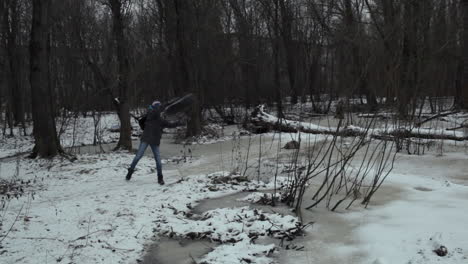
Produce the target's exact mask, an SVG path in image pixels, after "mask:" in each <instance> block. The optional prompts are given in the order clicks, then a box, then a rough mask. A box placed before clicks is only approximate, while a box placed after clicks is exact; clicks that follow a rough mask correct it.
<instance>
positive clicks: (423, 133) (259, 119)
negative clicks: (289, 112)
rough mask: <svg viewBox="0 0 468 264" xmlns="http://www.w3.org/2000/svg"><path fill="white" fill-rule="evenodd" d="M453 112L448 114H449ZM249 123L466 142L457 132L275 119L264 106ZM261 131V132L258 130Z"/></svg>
mask: <svg viewBox="0 0 468 264" xmlns="http://www.w3.org/2000/svg"><path fill="white" fill-rule="evenodd" d="M451 113H453V112H450V114H451ZM250 120H251V122H252V123H253V124H254V125H255V126H256V127H257V130H259V129H258V127H261V128H263V130H266V131H268V130H271V129H274V130H279V131H282V132H292V133H296V132H302V133H309V134H325V135H337V136H342V137H357V136H363V135H367V136H370V137H371V138H375V139H382V140H396V139H402V138H422V139H446V140H454V141H464V140H468V136H465V135H463V134H462V133H457V132H448V131H445V130H442V129H439V130H435V129H427V128H414V129H413V128H407V127H397V128H392V127H390V128H387V129H369V128H361V127H357V126H346V127H343V128H340V129H337V128H334V127H324V126H319V125H316V124H312V123H305V122H298V121H291V120H287V119H282V118H277V117H275V116H273V115H270V114H268V113H266V112H265V111H264V106H263V105H260V106H258V107H257V108H256V109H255V110H254V111H253V112H252V115H251V119H250ZM260 131H261V130H260Z"/></svg>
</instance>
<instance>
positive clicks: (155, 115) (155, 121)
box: [141, 109, 177, 146]
mask: <svg viewBox="0 0 468 264" xmlns="http://www.w3.org/2000/svg"><path fill="white" fill-rule="evenodd" d="M176 126H177V123H171V122H168V121H166V120H164V119H163V118H161V111H160V110H159V109H153V110H150V111H148V114H147V117H146V122H145V129H144V130H143V136H142V137H141V141H143V142H146V143H148V144H150V145H157V146H159V144H160V143H161V136H162V132H163V129H164V128H165V127H176Z"/></svg>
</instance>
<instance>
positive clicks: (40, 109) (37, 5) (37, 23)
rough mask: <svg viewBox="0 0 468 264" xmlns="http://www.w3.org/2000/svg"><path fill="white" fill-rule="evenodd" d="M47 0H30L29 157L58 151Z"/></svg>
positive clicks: (48, 4) (44, 155)
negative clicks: (31, 135)
mask: <svg viewBox="0 0 468 264" xmlns="http://www.w3.org/2000/svg"><path fill="white" fill-rule="evenodd" d="M50 2H51V1H50V0H33V1H32V4H33V15H32V27H31V40H30V41H31V42H30V67H31V73H30V82H31V95H32V98H31V100H32V113H33V122H34V132H33V133H34V140H35V146H34V150H33V154H32V157H36V156H37V155H39V157H43V158H47V157H53V156H55V155H57V154H58V153H59V152H61V151H62V150H61V147H60V142H59V140H58V137H57V132H56V127H55V119H54V112H53V108H52V106H53V104H54V102H53V101H52V90H51V88H50V84H49V54H48V48H47V46H48V36H49V28H48V18H49V10H50Z"/></svg>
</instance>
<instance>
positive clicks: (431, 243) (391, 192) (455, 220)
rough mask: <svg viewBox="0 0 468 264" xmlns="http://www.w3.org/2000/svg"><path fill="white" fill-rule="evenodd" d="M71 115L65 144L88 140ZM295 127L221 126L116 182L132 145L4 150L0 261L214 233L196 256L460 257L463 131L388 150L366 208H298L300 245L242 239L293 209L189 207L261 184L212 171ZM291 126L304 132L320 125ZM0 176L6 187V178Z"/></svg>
mask: <svg viewBox="0 0 468 264" xmlns="http://www.w3.org/2000/svg"><path fill="white" fill-rule="evenodd" d="M103 120H107V121H105V122H104V121H103V124H102V129H103V131H109V130H108V129H109V128H111V126H112V125H115V123H116V122H117V123H118V120H117V119H116V117H115V116H112V115H110V116H108V117H105V118H103ZM80 122H83V123H80V125H74V126H70V127H71V128H70V129H67V130H65V131H66V132H65V133H64V138H63V139H65V140H64V141H63V142H62V143H63V144H64V145H66V146H71V145H73V144H74V145H80V144H91V143H92V140H93V135H94V129H93V120H92V119H90V120H81V121H80ZM104 123H105V124H104ZM134 125H136V124H134ZM301 125H304V126H305V125H306V124H301ZM308 125H309V126H311V125H310V124H308ZM314 126H315V128H317V129H329V128H328V127H321V126H318V125H314ZM73 127H75V129H73ZM76 128H79V129H76ZM450 133H453V132H450ZM226 135H229V134H226ZM115 136H118V134H117V133H112V132H108V133H107V132H106V136H105V137H103V138H104V139H105V140H104V142H111V141H113V140H116V138H113V137H115ZM73 138H74V139H75V140H74V141H71V140H72V139H73ZM260 138H262V140H260V142H259V139H260ZM278 138H281V140H282V141H281V142H282V143H281V144H274V143H275V142H277V141H275V142H272V140H278ZM297 138H298V134H287V133H282V134H281V136H280V137H278V135H277V134H275V133H269V134H264V135H262V136H258V135H257V136H252V138H250V137H249V138H248V139H247V137H244V138H243V139H239V142H240V143H239V146H240V147H239V148H240V149H237V147H236V146H237V145H238V142H237V141H232V140H231V138H225V139H224V140H226V141H225V142H215V143H213V144H212V145H209V146H208V145H196V146H190V147H191V154H190V159H189V163H190V164H188V163H187V164H186V163H183V162H182V163H180V164H179V162H180V159H179V158H174V159H171V158H170V157H168V158H167V159H166V160H165V162H164V163H165V169H164V172H165V179H166V183H167V184H166V185H165V186H159V185H157V184H156V173H155V170H154V160H152V159H151V158H148V157H145V158H143V159H142V160H141V161H140V164H139V166H138V168H139V170H138V171H137V172H136V173H135V176H134V178H132V180H131V181H130V182H126V181H125V180H124V175H125V172H126V171H125V168H126V167H127V166H128V164H129V162H130V161H131V159H132V158H133V155H132V154H128V153H123V152H116V153H107V154H100V155H78V156H77V158H78V160H77V161H75V162H73V163H72V162H69V161H68V160H60V159H54V160H52V161H45V160H29V159H26V158H23V157H18V158H13V159H8V160H2V161H0V193H2V192H3V193H4V192H10V195H9V196H8V195H3V198H2V200H1V201H0V217H1V218H0V219H1V224H0V263H57V262H59V263H135V262H136V261H139V260H143V258H144V255H145V254H146V253H147V248H148V246H149V245H151V244H152V243H154V242H155V241H157V238H158V236H163V235H164V236H174V237H194V238H202V237H203V238H206V239H210V240H213V241H217V244H216V245H217V246H216V247H215V248H214V250H212V251H211V252H209V253H208V254H207V255H205V256H203V257H202V258H201V259H200V260H199V261H200V262H202V261H206V263H240V261H242V259H245V261H246V262H247V261H250V262H251V263H272V262H275V261H276V262H279V263H298V264H306V263H307V264H309V263H325V264H326V263H339V264H345V263H358V264H360V263H362V264H389V263H390V264H391V263H412V264H422V263H428V264H432V263H449V264H452V263H453V264H462V263H468V229H467V228H466V222H467V220H468V210H467V209H468V202H467V201H468V162H467V161H468V151H467V144H466V143H463V142H462V143H456V144H455V143H454V142H452V141H437V142H436V143H437V144H439V145H440V149H439V147H436V148H435V149H432V151H429V152H427V153H426V155H424V156H416V155H405V154H398V156H397V160H396V163H395V169H394V170H393V172H392V173H391V174H390V175H389V177H388V179H387V181H386V182H385V183H384V185H383V187H382V190H379V192H377V193H376V197H375V200H374V201H373V202H371V204H370V206H369V208H367V209H364V208H363V207H362V206H355V207H353V208H352V209H351V210H348V211H346V210H342V211H339V212H337V213H332V212H328V211H327V210H324V208H314V209H313V210H311V211H307V212H304V213H303V216H304V217H305V218H306V219H307V220H311V221H314V222H315V224H314V225H313V226H312V227H311V228H309V229H307V232H306V234H307V235H306V236H305V237H303V238H298V239H296V240H294V241H292V242H291V243H294V244H297V245H298V246H297V247H298V248H300V249H301V250H299V251H295V250H286V248H279V247H278V245H276V246H275V245H274V244H271V243H269V244H261V243H258V244H256V243H251V240H252V239H251V237H250V236H255V235H260V236H261V235H264V234H265V232H266V230H268V232H266V233H271V234H270V236H272V237H274V236H275V234H281V233H282V232H284V231H285V230H290V229H291V228H295V227H296V225H297V223H298V222H297V218H295V217H291V216H282V215H279V214H275V213H271V211H265V212H261V211H255V210H253V209H249V208H236V209H230V208H219V209H214V210H210V211H208V212H204V213H203V214H201V215H199V216H195V217H194V216H192V215H191V208H193V207H194V206H195V205H196V204H197V203H198V201H200V200H203V199H212V198H215V197H220V196H223V195H228V194H232V193H235V192H239V191H242V190H245V189H249V190H252V189H268V188H271V187H272V186H271V183H270V184H263V183H261V182H260V183H258V182H257V181H255V180H254V181H247V182H244V181H225V180H222V181H219V180H216V179H218V178H220V177H221V178H222V177H224V175H226V173H214V172H216V171H220V170H231V169H232V168H233V167H239V166H238V164H235V163H236V162H237V163H239V164H241V165H244V166H247V165H248V167H249V168H250V169H251V170H255V169H252V168H253V167H254V166H255V165H256V164H257V163H258V160H257V157H258V156H259V152H260V153H262V154H263V155H265V156H268V155H270V156H272V157H276V154H277V153H276V151H277V147H278V146H279V147H281V146H282V145H284V143H286V142H287V141H289V140H291V139H297ZM301 138H302V140H310V141H311V142H312V143H314V142H318V141H320V139H318V138H322V139H323V138H324V136H323V135H317V136H312V137H308V136H305V135H302V136H301ZM2 140H3V141H2V142H0V143H2V144H1V147H0V157H5V156H11V155H13V154H16V153H20V152H25V151H29V150H30V149H31V148H32V139H31V138H30V137H15V138H4V139H2ZM250 141H251V142H250ZM104 142H103V143H104ZM247 142H248V143H252V146H251V147H249V151H250V154H249V155H250V156H249V157H250V159H251V161H250V162H248V163H246V162H244V161H242V160H241V158H239V160H236V156H237V154H236V153H237V152H243V154H242V155H243V156H242V157H246V156H245V154H246V143H247ZM303 145H304V146H306V145H307V144H303ZM175 146H176V145H172V144H169V143H168V138H167V136H166V138H165V139H164V142H163V146H162V148H166V149H167V151H163V153H172V154H171V155H175V154H176V153H177V151H178V149H177V150H175ZM170 148H174V149H173V150H170ZM178 148H180V146H178ZM441 150H443V151H441ZM281 151H285V152H287V151H288V150H281ZM282 153H283V152H282ZM192 155H193V157H192ZM268 162H270V163H274V162H276V159H269V160H268V159H267V160H266V162H264V163H262V164H263V167H262V172H263V173H265V172H266V173H267V174H268V173H270V172H269V171H268V168H269V167H268V166H269V163H268ZM175 163H177V164H175ZM283 165H284V164H283ZM274 166H275V164H273V167H272V168H271V171H274ZM237 171H239V170H237ZM240 171H243V169H242V168H241V170H240ZM272 175H273V174H272V173H271V175H269V176H270V177H271V176H272ZM234 176H235V175H234ZM251 178H255V179H256V176H255V175H254V176H252V177H251ZM7 183H9V184H10V185H11V184H12V186H13V187H14V188H11V189H4V188H6V187H4V186H6V185H7ZM15 194H16V196H17V197H15ZM261 197H262V194H259V193H252V194H251V195H247V194H246V197H245V198H244V199H241V200H242V201H249V202H255V201H257V200H258V199H261ZM309 198H310V197H309ZM308 202H310V200H307V201H306V202H305V204H307V203H308ZM220 206H221V207H222V205H220ZM306 222H308V221H306ZM272 227H273V229H272ZM221 242H224V243H223V244H221ZM289 245H290V244H289ZM440 246H444V247H446V248H447V250H448V255H447V256H444V257H440V256H438V255H437V254H436V253H435V252H433V250H435V249H437V248H440ZM302 247H303V248H302ZM272 251H275V252H276V253H274V254H272V253H271V252H272Z"/></svg>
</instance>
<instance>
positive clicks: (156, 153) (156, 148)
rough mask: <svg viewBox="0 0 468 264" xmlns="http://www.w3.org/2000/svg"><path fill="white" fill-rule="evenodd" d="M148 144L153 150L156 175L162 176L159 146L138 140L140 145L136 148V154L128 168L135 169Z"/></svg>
mask: <svg viewBox="0 0 468 264" xmlns="http://www.w3.org/2000/svg"><path fill="white" fill-rule="evenodd" d="M148 146H150V147H151V150H152V151H153V155H154V160H156V170H157V171H158V176H161V177H162V175H163V174H162V164H161V155H160V153H159V146H157V145H150V144H148V143H146V142H143V141H141V142H140V147H139V148H138V151H137V154H136V156H135V158H134V159H133V161H132V164H131V165H130V169H132V170H134V169H135V167H136V165H137V163H138V161H140V159H141V158H142V157H143V155H144V154H145V150H146V148H147V147H148Z"/></svg>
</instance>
